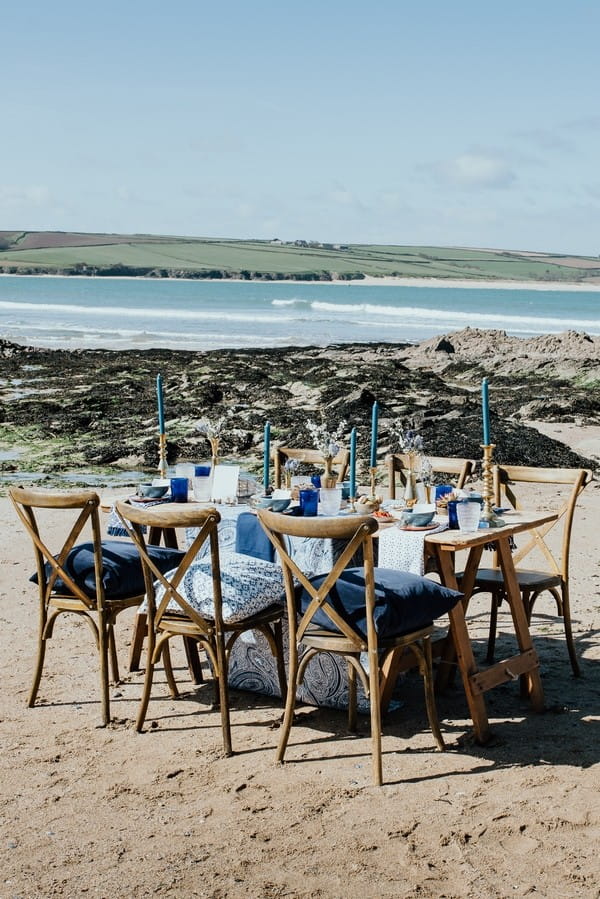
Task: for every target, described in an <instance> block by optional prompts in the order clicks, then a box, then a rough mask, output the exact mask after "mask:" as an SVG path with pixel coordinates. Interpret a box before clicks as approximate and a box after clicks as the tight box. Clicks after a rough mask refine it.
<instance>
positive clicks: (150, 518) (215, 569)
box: [116, 500, 223, 634]
mask: <svg viewBox="0 0 600 899" xmlns="http://www.w3.org/2000/svg"><path fill="white" fill-rule="evenodd" d="M116 510H117V513H118V515H119V517H120V518H121V521H122V522H123V525H124V527H125V529H126V531H127V533H128V534H129V536H130V537H131V539H132V540H133V541H134V543H135V544H136V545H137V547H138V549H139V552H140V556H141V559H142V568H143V571H144V582H145V585H146V597H147V600H148V618H149V619H150V622H152V623H153V625H154V626H156V625H158V624H160V622H161V620H162V618H163V617H164V616H165V615H167V614H169V612H168V608H167V607H168V606H169V603H170V602H172V601H173V602H175V603H176V605H177V606H178V611H181V612H183V613H184V614H185V615H187V617H188V618H190V619H191V620H192V621H193V623H194V624H195V625H196V627H197V628H198V629H199V630H201V631H202V632H203V633H205V634H213V633H214V632H215V631H219V632H220V633H222V631H223V619H222V596H221V569H220V564H219V540H218V533H217V527H218V524H219V522H220V520H221V516H220V515H219V513H218V512H217V510H216V509H213V508H206V507H200V506H196V505H195V504H191V503H190V504H187V503H165V504H164V505H159V506H150V507H148V508H145V507H144V506H141V505H136V504H133V503H129V502H127V501H126V500H125V501H124V500H119V501H118V502H117V504H116ZM145 527H147V528H149V529H151V528H162V529H163V530H164V529H165V528H197V529H198V533H197V534H196V536H195V538H194V540H193V541H192V543H191V545H190V547H189V549H188V550H187V552H186V553H185V555H184V556H183V558H182V559H181V560H180V562H179V564H178V566H177V568H176V569H174V571H173V573H172V574H170V576H169V577H167V576H166V574H163V573H162V572H161V571H160V569H159V568H158V567H157V565H156V564H155V563H154V562H153V561H152V559H151V557H150V555H149V554H148V550H147V547H146V540H145V538H144V533H143V529H144V528H145ZM207 540H208V541H209V542H210V557H211V574H212V592H213V602H214V612H215V615H214V620H213V619H211V620H207V619H206V618H205V617H204V616H203V615H201V614H200V613H199V612H198V610H197V609H195V608H194V607H193V606H191V605H190V603H189V602H188V601H187V600H186V599H185V597H184V596H182V594H181V592H180V591H179V590H178V587H179V585H180V584H181V582H182V580H183V578H184V577H185V574H186V572H187V570H188V569H189V567H190V565H191V564H192V562H193V561H194V559H195V558H196V555H197V554H198V552H199V550H200V549H201V547H202V545H203V544H204V543H205V542H206V541H207ZM156 584H159V585H160V586H162V587H163V588H164V594H163V596H162V597H161V600H160V602H159V605H158V606H156V602H155V597H156Z"/></svg>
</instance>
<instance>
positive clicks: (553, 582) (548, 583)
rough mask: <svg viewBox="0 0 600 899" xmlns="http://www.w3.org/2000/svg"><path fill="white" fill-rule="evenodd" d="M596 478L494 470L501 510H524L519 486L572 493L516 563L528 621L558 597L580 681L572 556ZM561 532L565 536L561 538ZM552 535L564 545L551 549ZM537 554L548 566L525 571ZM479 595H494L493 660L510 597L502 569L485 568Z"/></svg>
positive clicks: (559, 471) (554, 471)
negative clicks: (538, 606) (584, 499)
mask: <svg viewBox="0 0 600 899" xmlns="http://www.w3.org/2000/svg"><path fill="white" fill-rule="evenodd" d="M591 479H592V473H591V471H589V470H588V469H585V468H531V467H527V466H520V465H496V466H495V467H494V496H495V501H496V504H497V505H498V506H503V505H505V503H506V501H508V502H509V503H510V505H511V506H512V507H513V508H514V509H517V510H518V509H520V508H522V503H521V500H520V499H519V496H518V486H517V490H516V491H515V490H514V489H513V487H514V485H523V484H537V485H546V486H547V487H549V488H556V489H557V490H560V488H570V490H569V492H568V495H567V496H566V498H565V499H564V500H563V501H562V502H556V497H552V499H553V500H554V504H555V505H556V511H557V512H558V519H557V520H556V521H555V522H550V523H548V524H545V525H543V527H540V528H537V529H534V530H533V531H532V532H531V533H529V532H528V535H527V536H528V539H527V542H526V543H525V544H524V545H523V546H521V547H519V548H518V549H516V551H515V552H514V554H513V560H514V563H515V568H516V574H517V579H518V582H519V588H520V590H521V596H522V598H523V605H524V607H525V612H526V615H527V620H528V622H531V616H532V613H533V608H534V605H535V603H536V601H537V599H538V597H539V596H540V595H541V594H542V593H545V592H548V593H550V594H551V595H552V597H553V598H554V601H555V603H556V609H557V614H558V615H559V616H560V617H562V619H563V621H564V628H565V637H566V641H567V648H568V651H569V658H570V660H571V667H572V669H573V674H574V675H575V676H578V675H579V674H580V668H579V662H578V660H577V653H576V651H575V643H574V641H573V628H572V623H571V603H570V596H569V553H570V546H571V532H572V528H573V517H574V514H575V507H576V504H577V499H578V497H579V495H580V493H581V491H582V490H583V489H584V487H585V486H586V484H588V483H589V482H590V480H591ZM561 529H562V533H560V531H561ZM550 535H552V537H554V540H555V542H556V541H558V546H557V547H555V548H552V547H551V545H550V542H549V539H548V538H549V536H550ZM552 537H551V539H552ZM536 551H537V555H538V557H539V556H541V558H542V559H543V560H544V561H545V563H546V566H545V567H544V568H542V569H530V568H525V567H523V565H522V564H521V563H522V562H523V561H524V560H525V559H528V557H529V558H531V556H532V555H534V553H536ZM495 564H496V562H495ZM475 590H476V592H479V593H491V596H492V606H491V615H490V633H489V639H488V653H487V657H488V661H492V660H493V657H494V648H495V641H496V630H497V625H498V608H499V606H500V604H501V603H502V600H503V598H504V590H503V578H502V573H501V571H500V570H499V568H498V567H494V568H481V569H479V570H478V572H477V578H476V581H475Z"/></svg>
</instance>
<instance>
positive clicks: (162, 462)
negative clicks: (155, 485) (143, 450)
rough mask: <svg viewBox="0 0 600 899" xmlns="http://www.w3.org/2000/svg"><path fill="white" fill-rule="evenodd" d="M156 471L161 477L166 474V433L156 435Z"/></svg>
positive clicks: (164, 476)
mask: <svg viewBox="0 0 600 899" xmlns="http://www.w3.org/2000/svg"><path fill="white" fill-rule="evenodd" d="M158 473H159V474H160V476H161V478H166V476H167V435H166V434H159V435H158Z"/></svg>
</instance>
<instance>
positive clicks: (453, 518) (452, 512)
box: [448, 499, 458, 531]
mask: <svg viewBox="0 0 600 899" xmlns="http://www.w3.org/2000/svg"><path fill="white" fill-rule="evenodd" d="M457 505H458V501H457V500H455V499H450V500H448V527H449V529H450V530H451V531H457V530H458V513H457V511H456V506H457Z"/></svg>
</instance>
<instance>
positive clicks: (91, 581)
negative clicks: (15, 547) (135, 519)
mask: <svg viewBox="0 0 600 899" xmlns="http://www.w3.org/2000/svg"><path fill="white" fill-rule="evenodd" d="M100 548H101V552H102V586H103V587H104V593H105V596H106V599H107V600H111V599H123V598H125V597H128V596H143V595H144V593H145V592H146V587H145V584H144V573H143V571H142V563H141V560H140V554H139V551H138V548H137V546H135V544H134V543H131V542H128V541H126V540H103V541H102V543H101V544H100ZM148 553H149V555H150V557H151V559H152V561H153V562H154V563H155V565H156V566H157V568H158V569H159V570H160V571H162V572H163V574H164V572H165V571H168V570H169V569H171V568H173V567H175V566H176V565H177V564H178V563H179V561H180V560H181V559H182V558H183V556H184V553H183V552H182V551H181V550H179V549H170V548H168V547H165V546H150V547H148ZM45 568H46V577H49V576H50V574H51V572H52V569H51V566H50V563H49V562H46V566H45ZM63 568H64V569H65V571H66V572H67V574H68V575H69V576H70V577H71V578H73V581H74V582H75V583H76V584H77V586H78V587H79V588H80V589H81V590H82V591H83V592H84V593H85V594H86V596H89V597H90V599H95V598H96V570H95V566H94V544H93V543H79V544H78V545H77V546H74V547H73V549H72V550H71V551H70V552H69V554H68V555H67V558H66V560H65V564H64V565H63ZM29 580H30V581H32V582H33V583H34V584H37V582H38V576H37V572H36V573H35V574H32V575H31V577H30V578H29ZM52 592H53V593H58V594H62V595H66V596H69V595H70V590H69V589H68V587H67V585H66V584H65V582H64V581H63V580H62V579H61V578H60V577H59V578H57V579H56V581H55V583H54V588H53V591H52Z"/></svg>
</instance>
